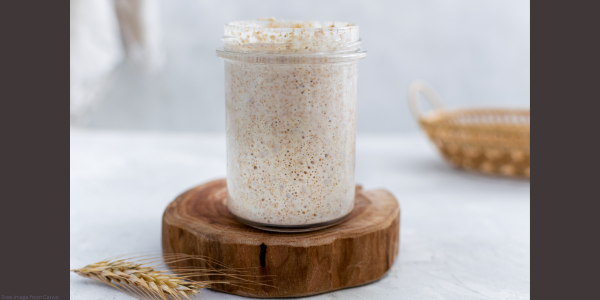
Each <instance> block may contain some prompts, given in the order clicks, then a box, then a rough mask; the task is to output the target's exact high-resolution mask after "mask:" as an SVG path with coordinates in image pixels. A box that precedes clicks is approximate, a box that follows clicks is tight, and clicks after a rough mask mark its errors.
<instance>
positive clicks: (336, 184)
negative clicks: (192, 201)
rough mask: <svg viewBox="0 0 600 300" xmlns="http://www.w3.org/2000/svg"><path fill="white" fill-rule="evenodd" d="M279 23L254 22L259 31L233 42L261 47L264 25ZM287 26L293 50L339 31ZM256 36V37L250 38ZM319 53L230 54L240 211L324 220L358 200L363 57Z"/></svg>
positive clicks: (234, 191)
mask: <svg viewBox="0 0 600 300" xmlns="http://www.w3.org/2000/svg"><path fill="white" fill-rule="evenodd" d="M311 24H312V23H311ZM332 24H334V23H332ZM343 24H346V23H343ZM280 25H281V26H293V24H280ZM277 26H279V25H277V24H275V23H271V25H267V26H266V27H248V28H249V29H248V30H250V31H252V34H248V37H244V38H238V39H237V41H238V43H239V44H238V45H235V46H232V48H244V47H256V45H255V44H256V40H262V38H260V39H258V38H257V36H258V37H260V36H262V30H266V31H269V30H271V29H272V28H278V29H279V27H277ZM311 26H315V25H314V24H313V25H311ZM335 28H336V27H330V28H328V29H335ZM284 29H285V30H286V31H284V32H279V33H277V37H279V34H281V37H282V39H284V41H285V42H286V43H290V42H292V43H295V44H294V45H293V46H289V44H288V46H287V47H288V48H293V49H292V50H290V53H294V54H297V53H299V52H298V51H300V52H302V51H307V50H308V48H310V47H311V45H312V46H314V47H315V49H317V50H315V51H321V50H323V47H327V45H329V44H331V43H332V42H331V40H330V41H329V43H327V41H323V40H320V38H326V37H331V35H329V33H328V32H330V31H329V30H328V31H326V32H325V33H318V31H317V32H316V33H315V32H314V31H311V32H308V33H307V32H306V31H302V29H298V28H284ZM244 30H245V29H244ZM299 30H300V31H299ZM226 31H227V29H226ZM238 31H243V30H241V29H239V28H238ZM334 32H335V31H334ZM229 33H230V34H236V33H235V32H229ZM246 33H247V32H246ZM269 33H270V34H272V35H273V36H275V35H276V33H274V32H272V31H269ZM292 33H293V34H292ZM286 34H287V36H286ZM346 34H347V33H346ZM353 34H354V33H353ZM355 34H356V35H357V34H358V28H356V33H355ZM240 35H241V34H240ZM290 35H293V37H289V36H290ZM266 36H267V38H268V36H269V35H266ZM342 36H343V34H342ZM250 37H254V39H253V41H254V42H252V43H254V44H252V43H250V45H246V44H244V42H243V41H242V40H245V39H247V38H250ZM337 37H338V39H337V40H336V41H339V38H340V34H338V36H337ZM272 39H273V40H277V39H276V38H275V37H274V38H272ZM267 41H268V40H267ZM277 41H279V40H277ZM263 42H265V41H263ZM232 44H233V43H232ZM272 44H273V45H269V43H266V45H261V46H260V47H261V48H262V49H270V50H271V53H278V54H285V53H286V52H285V50H284V49H283V48H282V47H284V46H282V44H281V43H280V42H274V43H272ZM304 45H307V46H304ZM303 47H304V49H302V48H303ZM260 56H261V54H260V53H257V54H256V57H259V58H260ZM285 59H288V58H285ZM289 59H292V58H289ZM314 61H315V58H314V57H311V56H310V55H308V56H302V55H300V56H298V55H296V56H295V57H293V63H292V62H289V63H280V64H264V63H249V62H240V61H233V60H226V62H225V90H226V92H225V94H226V106H227V152H228V153H227V174H228V175H227V188H228V193H229V197H228V208H229V210H230V211H231V212H232V213H233V214H235V215H236V216H238V217H241V218H243V219H246V220H249V221H253V222H258V223H268V224H274V225H304V224H316V223H322V222H327V221H331V220H335V219H338V218H341V217H343V216H345V215H347V214H349V213H350V212H351V211H352V209H353V207H354V191H355V188H354V156H355V139H356V82H357V72H356V67H357V61H351V62H345V63H335V64H327V63H314Z"/></svg>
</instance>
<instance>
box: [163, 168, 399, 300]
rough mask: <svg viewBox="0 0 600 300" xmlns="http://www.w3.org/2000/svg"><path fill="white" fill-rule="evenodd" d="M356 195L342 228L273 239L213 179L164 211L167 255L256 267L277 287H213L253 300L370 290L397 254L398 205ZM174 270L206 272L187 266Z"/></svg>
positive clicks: (385, 196) (384, 196) (383, 196)
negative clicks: (247, 220)
mask: <svg viewBox="0 0 600 300" xmlns="http://www.w3.org/2000/svg"><path fill="white" fill-rule="evenodd" d="M356 192H357V193H356V200H355V201H356V202H355V208H354V211H353V212H352V214H351V215H350V216H349V217H348V218H347V219H346V220H345V221H344V222H342V223H340V224H338V225H336V226H333V227H330V228H327V229H323V230H320V231H314V232H305V233H273V232H266V231H261V230H258V229H254V228H252V227H249V226H246V225H244V224H242V223H239V222H238V221H236V220H235V219H234V218H233V217H232V216H231V215H230V214H229V212H228V211H227V205H226V198H227V184H226V181H225V180H224V179H221V180H215V181H211V182H209V183H206V184H203V185H200V186H197V187H195V188H193V189H191V190H189V191H187V192H185V193H183V194H182V195H180V196H179V197H177V199H175V200H174V201H173V202H172V203H171V204H170V205H169V206H168V207H167V208H166V210H165V213H164V215H163V233H162V243H163V253H165V254H167V253H185V254H191V255H202V256H205V257H208V258H212V259H214V260H217V261H219V262H221V263H223V264H224V265H226V266H228V267H230V268H251V269H248V270H249V272H251V273H252V275H255V276H263V277H260V278H261V279H260V280H264V281H265V283H267V284H270V285H272V286H266V285H265V286H261V285H258V286H254V287H253V288H252V289H248V288H241V287H237V286H232V285H226V284H216V285H213V286H212V289H214V290H218V291H222V292H226V293H231V294H236V295H242V296H247V297H262V298H273V297H300V296H308V295H315V294H320V293H324V292H329V291H333V290H338V289H342V288H347V287H353V286H358V285H362V284H366V283H369V282H372V281H375V280H377V279H379V278H381V277H382V276H383V275H384V274H385V273H386V272H387V271H388V270H389V269H390V268H391V267H392V264H393V263H394V260H395V259H396V256H397V255H398V247H399V230H400V207H399V205H398V202H397V201H396V199H395V198H394V197H393V196H392V195H391V194H390V193H389V192H387V191H385V190H371V191H363V190H362V189H361V188H360V187H359V186H357V190H356ZM213 266H214V265H213ZM170 267H171V268H181V267H194V268H206V267H207V266H206V265H205V263H204V262H202V261H198V260H194V261H191V260H186V261H180V262H177V263H174V264H172V265H170ZM217 267H218V266H217ZM265 275H271V277H270V278H271V280H270V281H269V279H268V278H269V277H265ZM193 279H194V280H223V277H221V276H217V275H211V276H203V277H195V278H193Z"/></svg>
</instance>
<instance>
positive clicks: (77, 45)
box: [70, 0, 164, 124]
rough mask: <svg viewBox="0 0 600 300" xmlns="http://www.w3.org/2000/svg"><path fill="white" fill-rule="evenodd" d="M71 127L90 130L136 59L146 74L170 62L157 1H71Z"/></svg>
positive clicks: (136, 62) (136, 63) (140, 68)
mask: <svg viewBox="0 0 600 300" xmlns="http://www.w3.org/2000/svg"><path fill="white" fill-rule="evenodd" d="M70 9H71V11H70V19H71V20H70V21H71V22H70V60H71V66H70V71H71V72H70V83H71V87H70V98H71V122H72V123H79V124H85V123H86V122H87V121H88V120H87V119H86V117H89V116H90V115H91V113H92V109H93V108H94V106H95V105H94V104H96V102H97V101H99V99H100V98H101V96H102V92H104V91H106V90H107V89H109V88H110V86H109V83H110V79H111V78H112V75H113V74H114V72H115V71H116V69H117V67H118V66H119V65H120V64H121V63H122V62H123V60H124V59H125V58H128V59H130V60H131V61H132V62H133V63H134V64H135V65H136V66H137V67H138V68H139V70H140V71H141V72H153V71H157V70H158V69H160V67H161V66H162V64H163V61H164V54H163V51H162V45H161V25H160V12H159V2H158V1H157V0H71V7H70Z"/></svg>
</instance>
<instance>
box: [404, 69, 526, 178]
mask: <svg viewBox="0 0 600 300" xmlns="http://www.w3.org/2000/svg"><path fill="white" fill-rule="evenodd" d="M419 93H421V94H423V95H424V96H425V97H426V99H427V100H428V102H429V103H431V105H432V106H433V107H434V109H435V110H434V111H433V112H430V113H427V114H422V113H421V109H420V106H419V101H418V100H419ZM408 99H409V103H410V106H411V109H412V112H413V114H414V115H415V117H416V118H417V119H418V121H419V123H420V124H421V127H423V129H424V130H425V132H427V135H428V136H429V138H430V139H431V140H432V141H433V143H434V144H435V145H436V146H437V148H438V149H439V151H440V152H441V153H442V155H443V156H444V157H445V158H446V159H447V160H448V161H449V162H450V164H452V165H453V166H456V167H460V168H464V169H468V170H477V171H481V172H485V173H490V174H502V175H508V176H518V177H530V176H531V167H530V163H531V158H530V155H531V154H530V153H531V150H530V132H531V125H530V120H531V118H530V110H529V109H523V110H518V109H468V110H446V109H443V108H442V106H441V104H440V101H439V97H438V96H437V94H436V93H435V91H434V90H433V89H432V88H431V87H430V86H429V85H427V84H426V83H424V82H422V81H416V82H413V83H412V84H411V85H410V87H409V90H408Z"/></svg>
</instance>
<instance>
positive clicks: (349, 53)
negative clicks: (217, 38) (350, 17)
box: [217, 18, 366, 63]
mask: <svg viewBox="0 0 600 300" xmlns="http://www.w3.org/2000/svg"><path fill="white" fill-rule="evenodd" d="M224 33H225V35H224V36H223V38H222V40H223V42H224V43H225V45H224V47H222V48H219V49H217V56H219V57H221V58H224V59H229V60H236V61H244V62H259V63H298V62H300V61H308V62H309V63H334V62H345V61H351V60H356V59H361V58H364V57H365V56H366V51H363V50H361V49H360V47H359V45H360V43H361V42H362V40H361V39H360V37H359V27H358V25H357V24H355V23H349V22H333V21H328V22H318V21H297V20H278V21H275V19H274V18H271V19H259V20H252V21H233V22H228V23H227V24H225V28H224Z"/></svg>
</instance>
